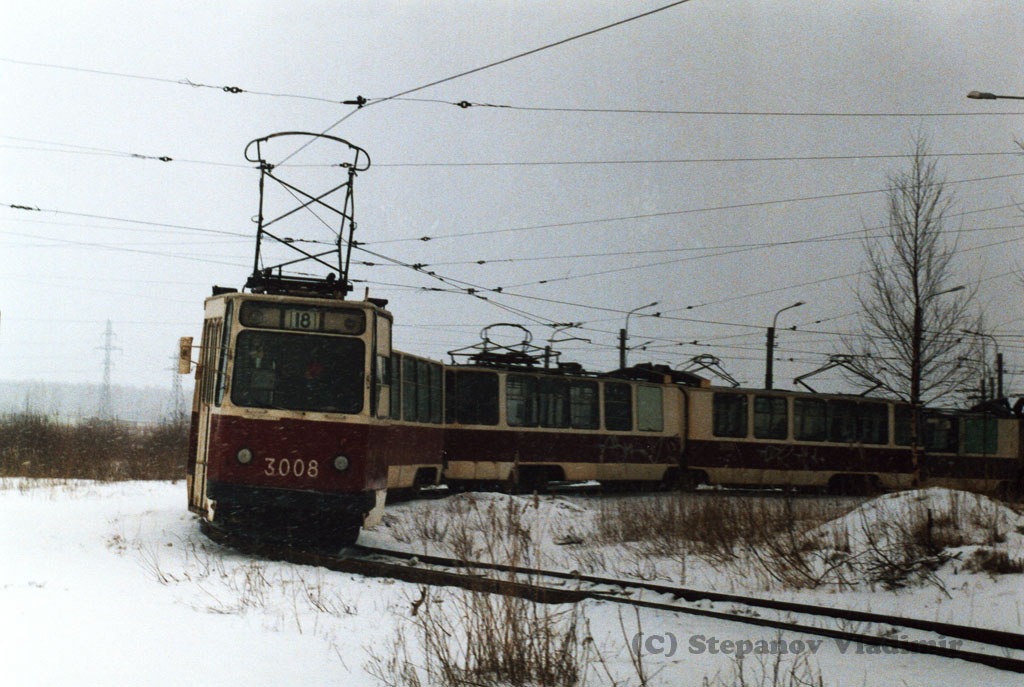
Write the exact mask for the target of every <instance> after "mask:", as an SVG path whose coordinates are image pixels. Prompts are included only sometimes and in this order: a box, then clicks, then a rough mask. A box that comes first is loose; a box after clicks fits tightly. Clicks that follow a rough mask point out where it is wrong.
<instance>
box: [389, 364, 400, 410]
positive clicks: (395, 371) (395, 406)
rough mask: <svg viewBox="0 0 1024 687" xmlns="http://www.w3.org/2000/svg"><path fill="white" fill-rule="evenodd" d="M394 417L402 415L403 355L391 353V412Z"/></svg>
mask: <svg viewBox="0 0 1024 687" xmlns="http://www.w3.org/2000/svg"><path fill="white" fill-rule="evenodd" d="M390 416H391V417H393V418H396V419H397V418H400V417H402V356H401V355H399V354H398V353H392V354H391V412H390Z"/></svg>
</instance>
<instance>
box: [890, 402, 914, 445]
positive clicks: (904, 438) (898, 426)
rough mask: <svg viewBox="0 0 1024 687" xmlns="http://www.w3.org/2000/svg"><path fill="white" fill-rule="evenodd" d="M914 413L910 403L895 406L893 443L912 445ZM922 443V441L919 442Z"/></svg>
mask: <svg viewBox="0 0 1024 687" xmlns="http://www.w3.org/2000/svg"><path fill="white" fill-rule="evenodd" d="M912 418H913V413H912V412H911V409H910V406H908V405H897V406H893V425H894V427H893V443H894V444H896V445H897V446H910V445H911V443H913V439H912V437H911V434H912V432H913V428H912V427H911V422H912ZM918 444H920V442H918Z"/></svg>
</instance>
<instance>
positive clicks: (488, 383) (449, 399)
mask: <svg viewBox="0 0 1024 687" xmlns="http://www.w3.org/2000/svg"><path fill="white" fill-rule="evenodd" d="M445 388H446V389H447V391H448V394H447V396H446V406H445V421H446V422H458V423H459V424H463V425H496V424H498V375H496V374H495V373H493V372H467V371H463V370H459V371H456V370H449V371H447V372H445Z"/></svg>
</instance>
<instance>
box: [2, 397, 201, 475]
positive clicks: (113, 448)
mask: <svg viewBox="0 0 1024 687" xmlns="http://www.w3.org/2000/svg"><path fill="white" fill-rule="evenodd" d="M187 450H188V424H187V423H184V422H178V423H168V424H161V425H155V426H151V427H143V428H140V427H136V426H133V425H127V424H122V423H118V422H113V421H100V420H93V421H90V422H87V423H84V424H68V423H62V422H57V421H55V420H52V419H50V418H47V417H46V416H43V415H38V414H32V413H27V414H15V415H5V416H2V417H0V477H30V478H36V479H91V480H101V481H120V480H173V479H181V478H182V477H184V475H185V461H186V457H187Z"/></svg>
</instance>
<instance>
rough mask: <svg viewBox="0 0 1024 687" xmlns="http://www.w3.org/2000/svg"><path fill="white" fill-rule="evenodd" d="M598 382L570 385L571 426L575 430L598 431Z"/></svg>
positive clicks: (599, 422)
mask: <svg viewBox="0 0 1024 687" xmlns="http://www.w3.org/2000/svg"><path fill="white" fill-rule="evenodd" d="M600 415H601V414H600V411H599V409H598V405H597V382H570V383H569V424H570V426H571V427H572V428H573V429H598V428H599V427H600V426H601V416H600Z"/></svg>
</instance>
